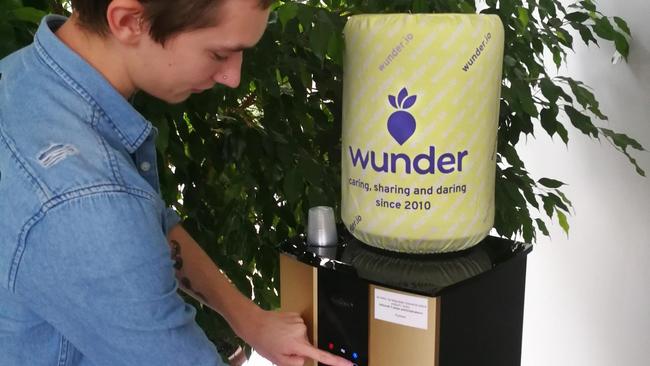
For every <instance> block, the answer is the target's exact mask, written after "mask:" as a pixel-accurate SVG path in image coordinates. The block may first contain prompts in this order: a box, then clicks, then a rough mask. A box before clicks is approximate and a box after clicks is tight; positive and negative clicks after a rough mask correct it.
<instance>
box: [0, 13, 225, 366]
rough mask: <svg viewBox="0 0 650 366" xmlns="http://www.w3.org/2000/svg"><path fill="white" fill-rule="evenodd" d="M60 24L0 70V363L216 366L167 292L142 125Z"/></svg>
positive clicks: (170, 289) (146, 127)
mask: <svg viewBox="0 0 650 366" xmlns="http://www.w3.org/2000/svg"><path fill="white" fill-rule="evenodd" d="M64 21H65V18H63V17H58V16H48V17H46V18H45V19H44V20H43V22H42V23H41V25H40V27H39V29H38V32H37V33H36V36H35V39H34V43H33V44H32V45H30V46H28V47H26V48H24V49H22V50H20V51H18V52H16V53H14V54H12V55H10V56H9V57H7V58H5V59H4V60H2V61H0V74H1V79H0V360H1V361H0V364H2V365H4V366H27V365H28V366H40V365H48V366H49V365H58V366H72V365H74V366H77V365H83V366H90V365H93V366H100V365H107V366H121V365H138V366H140V365H152V366H153V365H155V366H164V365H175V366H176V365H193V366H194V365H197V366H202V365H210V366H214V365H222V364H223V363H222V361H221V359H220V357H219V355H218V353H217V352H216V349H215V347H214V345H213V344H212V343H211V342H210V341H209V340H208V339H207V337H206V335H205V334H204V333H203V331H202V330H201V329H200V328H199V327H198V325H197V324H196V322H195V320H194V318H195V315H196V310H195V309H194V308H192V307H191V306H189V305H187V304H186V303H185V302H184V301H183V300H182V298H181V297H180V296H179V295H178V293H177V289H178V285H177V282H176V279H175V276H174V270H173V266H172V264H173V263H172V260H171V256H170V249H169V246H168V244H167V241H166V233H167V231H168V230H169V228H170V227H171V226H173V225H175V224H176V223H177V222H178V217H177V216H175V215H174V214H173V213H172V211H170V210H168V209H167V208H166V207H165V205H164V203H163V201H162V199H161V198H160V194H159V186H158V173H157V170H156V160H155V157H156V155H155V145H154V140H155V135H156V133H155V129H154V128H153V127H152V126H151V124H150V123H149V122H148V121H146V120H145V119H144V118H143V117H142V116H141V115H140V114H139V113H137V112H136V111H135V110H134V109H133V107H132V106H131V105H130V104H129V103H128V102H127V101H126V100H125V99H124V98H123V97H122V96H121V95H120V94H119V93H118V92H117V91H116V90H115V89H114V88H113V87H112V86H111V85H110V84H109V83H108V82H107V80H105V79H104V78H103V77H102V76H101V74H100V73H98V72H97V71H96V70H95V69H94V68H92V67H91V66H90V65H89V64H88V63H86V62H85V61H84V60H83V59H82V58H81V57H79V56H78V55H77V54H76V53H74V52H73V51H72V50H70V49H69V48H68V47H67V46H66V45H65V44H64V43H62V42H61V41H60V40H59V39H58V38H57V37H56V35H55V34H54V33H53V30H55V29H56V28H58V27H59V26H60V25H61V24H63V22H64Z"/></svg>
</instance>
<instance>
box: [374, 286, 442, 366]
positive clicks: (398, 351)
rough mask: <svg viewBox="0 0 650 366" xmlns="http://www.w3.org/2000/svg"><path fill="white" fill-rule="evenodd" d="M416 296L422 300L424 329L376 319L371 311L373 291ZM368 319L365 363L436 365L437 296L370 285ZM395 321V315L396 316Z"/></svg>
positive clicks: (384, 365)
mask: <svg viewBox="0 0 650 366" xmlns="http://www.w3.org/2000/svg"><path fill="white" fill-rule="evenodd" d="M377 289H379V290H384V291H388V292H389V293H391V294H402V295H406V296H409V297H417V298H420V299H422V300H425V303H426V307H427V309H426V313H427V315H426V319H427V321H426V329H421V328H418V327H414V326H408V325H402V324H397V323H394V322H390V321H385V320H380V319H377V317H376V314H375V291H376V290H377ZM369 295H370V307H369V311H368V314H369V316H370V319H369V328H370V329H369V340H368V342H369V344H368V353H369V355H368V365H369V366H395V365H408V366H437V365H438V334H439V331H438V327H439V319H438V313H439V312H438V309H439V306H438V305H439V304H438V299H437V298H434V297H426V296H419V295H413V294H409V293H406V292H400V291H395V290H390V289H387V288H383V287H380V286H375V285H370V294H369ZM396 320H397V321H399V319H396Z"/></svg>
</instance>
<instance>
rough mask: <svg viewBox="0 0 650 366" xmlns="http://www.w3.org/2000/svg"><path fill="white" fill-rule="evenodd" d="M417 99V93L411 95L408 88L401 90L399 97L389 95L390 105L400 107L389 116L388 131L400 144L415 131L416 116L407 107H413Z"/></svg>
mask: <svg viewBox="0 0 650 366" xmlns="http://www.w3.org/2000/svg"><path fill="white" fill-rule="evenodd" d="M416 99H417V95H411V96H409V92H408V90H406V88H402V90H400V92H399V94H398V95H397V99H396V98H395V96H394V95H389V96H388V102H389V103H390V105H392V106H393V108H395V109H399V110H398V111H397V112H393V114H391V115H390V117H389V118H388V132H390V134H391V136H393V138H394V139H395V141H397V143H398V144H400V145H403V144H404V143H405V142H406V140H408V139H409V138H411V136H413V133H414V132H415V118H414V117H413V115H411V114H410V113H409V112H407V111H406V109H409V108H411V107H412V106H413V105H414V104H415V100H416Z"/></svg>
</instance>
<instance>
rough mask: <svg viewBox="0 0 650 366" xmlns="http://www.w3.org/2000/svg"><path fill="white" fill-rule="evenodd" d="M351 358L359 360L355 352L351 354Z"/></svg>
mask: <svg viewBox="0 0 650 366" xmlns="http://www.w3.org/2000/svg"><path fill="white" fill-rule="evenodd" d="M352 358H354V359H355V360H356V359H357V358H359V355H358V354H357V353H356V352H353V353H352Z"/></svg>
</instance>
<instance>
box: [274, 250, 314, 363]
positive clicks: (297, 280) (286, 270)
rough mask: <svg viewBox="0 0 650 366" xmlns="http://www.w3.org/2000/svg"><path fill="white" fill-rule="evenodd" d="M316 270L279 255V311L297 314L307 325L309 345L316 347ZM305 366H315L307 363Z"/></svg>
mask: <svg viewBox="0 0 650 366" xmlns="http://www.w3.org/2000/svg"><path fill="white" fill-rule="evenodd" d="M317 297H318V270H317V269H316V267H311V266H308V265H306V264H303V263H300V262H298V261H297V260H295V259H294V258H292V257H289V256H287V255H284V254H281V255H280V309H281V310H282V311H287V312H293V313H298V314H300V316H301V317H302V318H303V320H304V321H305V325H307V334H308V336H309V340H310V341H311V343H312V344H313V345H314V346H316V347H317V345H318V328H317V327H318V324H317V323H318V299H317ZM305 366H316V363H315V362H313V361H308V362H307V363H305Z"/></svg>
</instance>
